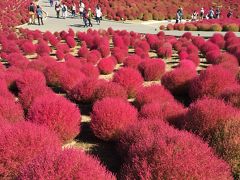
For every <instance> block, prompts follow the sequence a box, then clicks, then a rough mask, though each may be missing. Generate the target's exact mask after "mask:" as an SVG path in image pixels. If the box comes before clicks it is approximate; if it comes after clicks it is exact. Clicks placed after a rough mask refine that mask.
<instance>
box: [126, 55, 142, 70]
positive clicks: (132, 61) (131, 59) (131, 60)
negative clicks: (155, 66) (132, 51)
mask: <svg viewBox="0 0 240 180" xmlns="http://www.w3.org/2000/svg"><path fill="white" fill-rule="evenodd" d="M142 61H143V59H142V58H141V57H140V56H138V55H130V56H128V57H126V59H125V60H124V62H123V65H124V66H126V67H130V68H133V69H137V68H138V65H139V64H140V63H141V62H142Z"/></svg>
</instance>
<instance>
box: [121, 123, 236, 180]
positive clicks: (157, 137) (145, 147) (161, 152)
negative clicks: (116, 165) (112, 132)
mask: <svg viewBox="0 0 240 180" xmlns="http://www.w3.org/2000/svg"><path fill="white" fill-rule="evenodd" d="M119 147H120V148H121V150H122V151H123V152H125V153H126V154H127V156H125V162H124V164H123V166H122V169H121V171H120V178H121V179H134V178H137V179H209V178H210V179H214V180H217V179H219V178H220V179H232V176H231V172H230V168H229V166H228V164H226V163H225V162H224V161H222V160H221V159H218V157H216V156H215V154H214V153H213V151H212V150H211V149H210V148H209V147H208V145H207V144H206V143H204V142H203V141H202V140H201V139H200V138H198V137H196V136H194V135H192V134H190V133H188V132H185V131H178V130H176V129H174V128H172V127H170V126H169V125H167V124H165V123H164V122H162V121H151V120H146V121H143V122H141V123H137V124H136V125H134V126H131V127H129V128H128V130H127V131H126V132H125V133H124V134H123V135H122V136H121V138H120V145H119ZM200 149H201V151H200ZM143 169H144V171H143Z"/></svg>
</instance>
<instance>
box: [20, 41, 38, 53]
mask: <svg viewBox="0 0 240 180" xmlns="http://www.w3.org/2000/svg"><path fill="white" fill-rule="evenodd" d="M21 48H22V50H23V52H24V53H25V54H27V55H29V54H34V53H35V52H36V46H35V45H34V44H33V43H32V42H31V41H26V42H25V43H23V44H22V45H21Z"/></svg>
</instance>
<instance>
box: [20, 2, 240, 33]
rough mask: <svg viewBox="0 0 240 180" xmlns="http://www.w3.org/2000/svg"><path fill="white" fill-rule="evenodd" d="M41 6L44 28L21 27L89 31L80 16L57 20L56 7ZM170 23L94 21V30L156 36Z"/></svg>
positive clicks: (36, 26) (41, 28)
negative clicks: (112, 30)
mask: <svg viewBox="0 0 240 180" xmlns="http://www.w3.org/2000/svg"><path fill="white" fill-rule="evenodd" d="M39 5H40V6H41V7H42V8H43V10H44V11H46V12H47V13H48V17H47V19H45V20H44V25H43V26H38V25H27V24H25V25H22V26H20V27H23V28H28V29H31V30H36V29H38V30H40V31H47V30H48V31H51V32H55V31H62V30H68V29H69V28H72V29H73V30H75V31H87V29H88V28H84V27H83V20H82V19H80V18H79V16H77V17H75V18H72V17H71V16H70V13H69V17H67V18H66V19H62V18H60V19H58V18H56V12H55V9H54V7H50V4H49V1H48V0H39ZM169 23H174V21H172V22H171V21H147V22H143V21H124V22H122V21H119V22H117V21H111V20H103V21H101V24H100V25H97V23H96V22H95V21H94V20H93V21H92V24H93V27H92V29H108V28H109V27H112V28H113V29H114V30H127V31H135V32H139V33H151V34H156V33H158V32H159V27H160V25H165V26H166V25H167V24H169ZM164 32H165V34H166V35H173V36H181V35H182V34H183V33H185V32H186V31H164ZM214 33H215V32H209V31H192V34H193V35H196V36H197V35H198V34H199V35H201V36H204V37H211V36H212V35H213V34H214ZM220 33H221V34H225V32H220ZM236 34H237V36H239V37H240V32H238V33H236Z"/></svg>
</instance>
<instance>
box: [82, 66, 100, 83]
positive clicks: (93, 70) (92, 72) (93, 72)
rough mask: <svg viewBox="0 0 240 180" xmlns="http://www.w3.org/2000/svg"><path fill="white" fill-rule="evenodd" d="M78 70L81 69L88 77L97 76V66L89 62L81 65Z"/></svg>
mask: <svg viewBox="0 0 240 180" xmlns="http://www.w3.org/2000/svg"><path fill="white" fill-rule="evenodd" d="M80 70H81V71H82V73H83V74H85V76H87V77H89V78H95V79H97V78H98V76H99V70H98V68H97V67H95V66H93V65H92V64H89V63H86V64H84V65H82V67H81V69H80Z"/></svg>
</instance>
